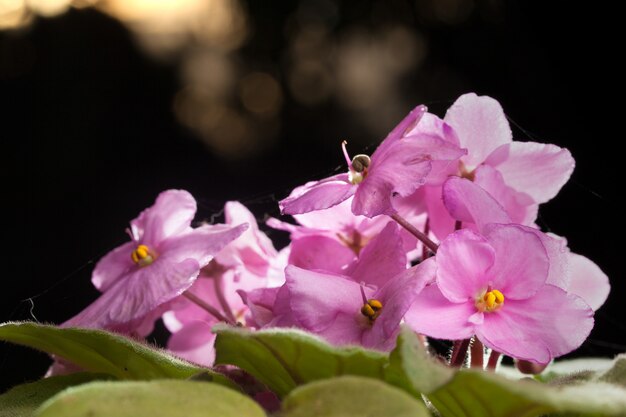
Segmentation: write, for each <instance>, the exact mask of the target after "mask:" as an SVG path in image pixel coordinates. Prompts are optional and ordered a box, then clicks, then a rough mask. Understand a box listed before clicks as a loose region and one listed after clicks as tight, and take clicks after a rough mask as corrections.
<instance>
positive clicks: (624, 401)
mask: <svg viewBox="0 0 626 417" xmlns="http://www.w3.org/2000/svg"><path fill="white" fill-rule="evenodd" d="M428 399H429V400H430V401H431V402H432V404H433V405H434V406H435V408H436V409H437V410H438V411H439V412H440V414H441V416H442V417H448V416H450V417H483V416H492V417H500V416H502V417H505V416H518V417H534V416H540V415H544V414H548V413H571V414H574V415H582V416H618V415H625V414H626V390H623V389H621V388H619V387H616V386H613V385H609V384H606V383H597V382H596V383H593V382H591V383H580V384H576V385H571V386H562V387H555V386H548V385H545V384H543V383H540V382H537V381H534V380H532V379H525V380H510V379H507V378H504V377H502V376H500V375H495V374H493V373H491V372H484V371H476V370H463V371H460V372H457V373H456V375H455V376H454V378H453V379H452V381H450V382H449V383H448V384H446V385H444V386H443V387H441V388H440V389H438V390H437V391H435V392H433V393H432V394H430V395H428Z"/></svg>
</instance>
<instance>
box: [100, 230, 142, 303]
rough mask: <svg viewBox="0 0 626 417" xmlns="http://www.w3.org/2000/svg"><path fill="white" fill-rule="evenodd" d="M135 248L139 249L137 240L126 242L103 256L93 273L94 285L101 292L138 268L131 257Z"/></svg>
mask: <svg viewBox="0 0 626 417" xmlns="http://www.w3.org/2000/svg"><path fill="white" fill-rule="evenodd" d="M135 249H137V243H136V242H132V241H131V242H126V243H124V244H123V245H121V246H118V247H117V248H115V249H113V250H112V251H111V252H109V253H107V254H106V255H105V256H104V257H102V259H100V260H99V261H98V263H97V264H96V267H95V268H94V270H93V273H92V275H91V282H92V283H93V285H94V286H95V287H96V288H97V289H98V290H100V291H101V292H104V291H106V290H108V289H109V288H110V287H111V286H112V285H113V284H115V283H116V282H117V281H118V280H119V279H120V278H122V277H123V276H125V275H126V274H128V273H129V272H130V271H131V270H132V269H134V268H136V267H137V265H135V263H134V262H133V260H132V258H131V254H132V253H133V251H134V250H135Z"/></svg>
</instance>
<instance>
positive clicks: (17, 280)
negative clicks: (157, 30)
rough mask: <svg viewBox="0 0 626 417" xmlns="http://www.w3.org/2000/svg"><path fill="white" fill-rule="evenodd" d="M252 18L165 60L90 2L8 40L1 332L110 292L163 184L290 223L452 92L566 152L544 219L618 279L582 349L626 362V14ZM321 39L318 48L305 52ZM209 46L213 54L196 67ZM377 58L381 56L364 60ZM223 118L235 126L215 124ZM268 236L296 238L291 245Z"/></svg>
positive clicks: (210, 207)
mask: <svg viewBox="0 0 626 417" xmlns="http://www.w3.org/2000/svg"><path fill="white" fill-rule="evenodd" d="M241 6H242V7H241V10H243V11H244V12H245V15H246V22H247V23H246V25H247V28H246V34H245V39H243V40H241V41H240V43H239V44H238V45H237V46H229V48H226V50H223V49H220V47H219V45H217V46H216V45H214V44H210V43H209V44H207V43H206V42H205V43H204V44H203V43H202V42H197V40H196V41H194V40H193V39H192V40H190V41H189V42H191V43H192V45H191V46H188V45H187V44H186V43H184V42H183V44H184V45H187V46H185V47H184V48H183V49H177V50H176V51H174V52H172V51H168V52H167V54H165V55H159V54H154V51H152V52H150V53H149V52H147V49H145V45H144V43H142V42H141V41H140V38H138V37H137V34H136V32H131V31H129V29H128V27H127V26H125V25H124V24H123V23H120V21H118V20H116V19H115V18H113V17H111V16H110V15H107V14H103V13H102V12H101V11H99V10H96V9H92V8H85V9H70V10H69V11H67V12H66V13H64V14H61V15H58V16H56V17H51V18H44V17H36V16H35V17H32V22H31V24H30V26H28V27H24V28H21V29H17V30H11V31H5V32H0V83H1V84H0V94H1V97H2V110H1V113H0V114H1V115H2V117H1V118H0V123H1V125H0V138H1V140H2V145H3V147H4V150H3V151H2V164H1V165H0V167H1V168H0V169H1V172H2V180H3V190H4V197H3V198H2V203H3V213H4V215H3V216H2V219H3V226H4V227H3V230H4V231H5V232H4V234H3V237H4V239H3V240H4V242H5V244H4V245H3V246H4V249H3V251H2V257H1V259H2V264H1V265H2V274H1V275H0V276H1V277H2V278H1V279H2V281H1V282H2V283H3V284H4V286H3V287H2V289H1V290H0V294H2V297H1V298H2V301H1V303H0V308H1V314H0V318H1V319H2V321H5V320H25V319H33V318H34V317H36V319H38V320H40V321H43V322H53V323H60V322H62V321H64V320H66V319H68V318H69V317H71V316H72V315H74V314H76V313H77V312H78V311H80V310H81V309H82V308H83V307H84V306H86V305H87V304H89V303H90V302H91V301H92V300H93V299H94V298H95V297H96V296H97V291H96V290H94V289H93V288H92V287H91V284H90V272H91V270H92V268H93V265H94V262H95V261H97V260H98V258H99V257H100V256H102V255H103V254H105V253H106V252H107V251H109V250H110V249H112V248H114V247H115V246H117V245H118V244H120V243H122V242H124V241H125V240H126V235H125V233H124V228H125V227H126V225H127V223H128V221H129V220H130V219H132V218H133V217H134V216H135V215H136V214H137V213H138V212H139V211H140V210H142V209H143V208H145V207H147V206H149V205H150V204H152V202H153V201H154V198H155V197H156V195H157V194H158V193H159V192H160V191H162V190H164V189H167V188H185V189H187V190H189V191H190V192H191V193H192V194H194V196H195V197H196V198H197V199H198V202H199V214H198V217H197V219H198V220H202V219H207V220H210V219H214V218H217V219H219V214H220V210H221V207H222V205H223V202H225V201H226V200H229V199H237V200H240V201H242V202H243V203H244V204H246V205H248V207H249V208H250V209H251V210H252V211H253V212H255V213H256V214H257V216H258V218H259V220H261V221H262V220H263V218H264V217H265V216H267V215H273V216H277V215H278V211H277V208H276V200H277V199H279V198H282V197H284V196H285V195H286V194H287V193H288V192H289V191H290V189H291V188H292V187H294V186H296V185H299V184H301V183H303V182H305V181H308V180H312V179H316V178H319V177H321V176H325V175H328V174H330V173H332V172H333V171H334V170H335V169H338V168H339V167H340V166H341V164H342V156H341V152H340V148H339V144H340V142H341V140H342V139H348V140H349V142H350V145H349V146H350V147H351V149H352V153H357V152H358V151H360V150H361V149H365V148H367V147H368V146H369V147H370V148H371V147H372V146H375V144H376V143H377V141H379V140H380V139H381V137H382V136H383V135H384V132H386V131H387V130H389V129H390V128H391V127H393V126H394V124H395V123H396V122H397V121H399V120H400V118H401V117H402V116H403V115H404V114H405V113H407V112H408V111H409V110H410V109H411V108H412V107H413V106H415V105H417V104H419V103H425V104H427V105H428V106H429V108H430V110H431V111H433V112H435V113H437V114H439V115H441V116H443V114H444V112H445V109H446V108H447V107H448V106H449V105H450V104H451V103H452V102H453V101H454V99H455V98H456V97H457V96H459V95H460V94H462V93H464V92H468V91H475V92H477V93H479V94H487V95H490V96H492V97H495V98H497V99H498V100H499V101H500V102H501V103H502V105H503V107H504V109H505V111H506V112H507V114H508V116H509V117H510V120H511V123H512V125H513V126H514V132H515V137H516V139H517V140H536V141H540V142H551V143H555V144H557V145H559V146H564V147H567V148H569V149H570V150H571V151H572V153H573V155H574V157H575V158H576V160H577V168H576V171H575V173H574V175H573V178H572V180H571V181H570V183H569V184H568V185H566V186H565V187H564V189H563V191H562V192H561V194H560V195H559V196H558V197H557V198H556V199H555V200H554V201H552V202H550V203H549V204H547V205H545V207H543V208H542V210H541V218H540V224H541V225H542V226H543V227H544V228H545V229H546V230H550V231H553V232H555V233H557V234H561V235H565V236H566V237H567V238H568V240H569V243H570V246H571V247H572V249H573V250H574V251H576V252H579V253H582V254H584V255H586V256H588V257H590V258H591V259H593V260H594V261H595V262H596V263H598V264H599V265H600V266H601V267H602V268H603V269H604V270H605V272H607V274H608V275H609V277H610V278H611V282H612V285H613V292H612V295H611V296H610V298H609V301H608V302H607V304H606V305H605V306H604V307H603V308H602V309H601V310H600V311H599V312H598V313H597V315H596V328H595V330H594V332H593V333H592V335H591V338H590V340H589V341H588V342H586V343H585V344H584V345H583V347H582V348H581V349H580V350H579V351H578V352H577V353H575V354H574V355H573V356H576V355H579V356H590V355H600V356H612V355H614V354H616V353H618V352H620V351H624V350H626V324H625V322H624V320H623V314H624V312H625V309H624V306H623V304H622V300H621V298H623V296H624V294H626V284H624V282H625V279H624V276H623V275H624V273H623V267H622V264H621V261H622V257H623V254H622V253H621V249H622V243H621V240H622V239H621V238H622V236H623V233H624V228H623V226H622V219H621V216H622V214H623V209H622V208H621V207H620V206H618V197H619V194H620V193H621V190H622V188H623V187H622V186H620V185H619V184H620V182H619V181H620V180H621V174H620V172H618V171H621V168H622V166H623V164H622V163H621V160H622V157H621V155H620V154H619V151H618V150H617V145H618V144H619V143H620V141H621V139H622V136H623V133H622V132H621V121H622V118H621V117H620V114H619V113H621V107H620V106H619V104H614V103H619V101H618V100H619V98H618V94H619V91H620V90H621V89H622V87H623V83H622V78H621V77H620V76H618V72H620V70H619V68H618V64H617V62H616V59H615V56H616V55H617V53H618V51H619V50H620V49H619V48H621V43H620V42H619V39H620V38H619V37H618V33H619V32H621V30H620V29H621V26H620V25H623V23H622V22H618V21H616V20H617V19H618V16H620V14H619V13H618V12H617V10H616V6H612V3H609V2H606V3H604V4H603V3H601V2H595V3H592V4H590V3H586V2H585V3H582V2H581V3H576V4H575V3H574V2H565V1H558V2H539V1H523V2H522V1H519V2H515V1H498V0H475V1H469V0H468V1H462V0H446V1H436V0H418V1H415V2H411V1H357V0H354V1H338V0H337V1H334V2H333V1H330V0H327V1H307V0H302V1H300V2H296V1H294V2H267V1H248V2H246V3H245V4H242V5H241ZM311 28H313V32H311V33H312V35H311V33H309V35H311V36H312V38H306V36H305V38H304V40H302V36H303V35H302V34H303V33H304V32H306V30H308V29H311ZM396 29H397V30H396ZM133 33H135V35H133ZM320 33H321V34H320ZM305 35H306V33H305ZM307 36H308V35H307ZM316 36H317V37H316ZM311 39H312V40H311ZM320 39H322V40H320ZM185 42H186V41H185ZM194 42H195V43H194ZM298 42H301V43H302V42H304V46H302V45H301V44H298ZM307 42H309V43H307ZM311 42H312V43H311ZM385 42H386V43H385ZM298 45H300V46H298ZM307 45H308V46H307ZM311 45H313V46H311ZM372 45H373V46H372ZM377 45H378V46H377ZM380 45H383V47H379V46H380ZM384 45H386V46H384ZM407 45H408V46H407ZM298 48H300V49H298ZM302 48H304V49H302ZM307 48H308V49H307ZM311 48H312V49H311ZM377 48H378V49H377ZM381 48H382V49H381ZM385 48H387V49H385ZM207 51H208V52H207ZM216 51H217V52H216ZM311 51H312V52H311ZM381 51H382V52H381ZM378 52H380V53H381V54H382V55H380V56H378V55H376V53H378ZM204 53H207V54H209V55H210V56H212V57H214V56H217V57H218V58H217V61H211V60H209V65H208V66H206V67H202V66H201V67H200V69H199V70H194V69H193V68H192V69H191V70H189V71H187V70H186V69H185V68H187V69H188V68H190V67H189V65H190V64H189V62H190V60H191V61H192V62H193V57H194V56H198V54H199V55H200V56H202V54H204ZM364 53H368V54H374V55H373V56H370V57H369V58H368V59H366V60H363V61H362V62H361V61H360V60H361V59H362V57H363V54H364ZM216 54H217V55H216ZM307 54H308V55H307ZM211 59H212V58H211ZM224 59H226V61H225V60H224ZM354 59H357V60H359V61H358V62H357V64H359V65H356V66H354V65H352V64H354ZM381 60H382V61H385V62H383V63H382V64H384V65H379V64H381V62H380V61H381ZM215 62H217V64H216V65H217V66H216V65H214V64H215ZM301 64H302V65H304V66H303V67H302V66H300V67H299V65H301ZM309 64H310V65H312V66H309V67H307V66H306V65H309ZM320 65H321V67H322V69H321V70H320ZM351 65H352V66H351ZM311 68H312V69H311ZM380 68H383V69H380ZM300 69H301V70H302V71H303V72H302V71H301V72H298V71H299V70H300ZM370 69H371V70H379V71H381V73H380V74H382V75H381V76H380V77H376V76H372V74H370V73H368V72H367V70H370ZM309 70H310V71H309ZM194 71H195V73H194ZM212 71H215V73H214V72H212ZM220 71H221V72H220ZM307 71H308V72H307ZM362 71H365V74H361V72H362ZM385 71H387V72H385ZM198 73H199V77H200V79H201V80H200V81H202V79H203V77H205V78H206V77H208V78H211V77H212V76H213V75H215V76H218V75H219V76H220V77H224V76H225V77H226V78H225V79H226V80H228V79H231V81H229V82H231V83H232V88H231V90H229V91H226V92H224V93H223V94H221V93H220V94H218V95H216V94H214V93H215V91H213V90H211V88H209V87H210V86H211V85H215V86H216V87H215V88H217V89H219V88H221V87H220V84H219V83H218V84H215V83H214V84H211V82H215V80H213V81H211V80H209V81H206V83H207V84H206V85H208V86H209V87H207V86H206V85H205V86H204V87H202V86H200V90H201V92H202V94H197V95H194V94H191V96H189V95H185V94H186V93H185V92H186V91H187V92H188V91H190V90H189V89H190V88H194V85H196V84H197V82H198V81H197V79H196V78H197V77H198ZM189 74H191V75H189ZM194 74H195V75H194ZM250 74H252V75H253V77H252V78H250V77H248V78H247V79H246V76H247V75H250ZM385 74H386V75H385ZM390 74H391V75H390ZM361 75H362V76H363V77H364V78H363V80H362V81H363V82H364V83H365V84H362V86H363V88H364V89H367V88H369V90H367V91H366V93H367V94H370V95H369V96H368V95H367V94H366V95H364V96H363V95H359V94H360V92H361V89H360V88H358V87H359V84H358V82H356V81H355V78H354V77H356V78H358V77H360V76H361ZM374 75H376V74H374ZM383 75H385V76H386V77H388V78H384V79H383V78H382V77H383ZM194 77H196V78H194ZM255 77H256V78H255ZM329 77H330V78H329ZM368 77H369V78H368ZM221 79H222V78H219V77H218V78H217V82H219V81H220V80H221ZM232 79H234V81H233V80H232ZM244 80H247V81H244ZM329 80H330V81H329ZM372 80H374V81H375V82H378V81H380V80H383V81H384V83H383V84H382V85H381V86H376V85H373V84H372V82H373V81H372ZM357 81H358V80H357ZM381 82H382V81H381ZM194 83H196V84H194ZM355 83H356V84H355ZM385 83H386V84H385ZM370 84H372V85H370ZM329 85H330V87H328V86H329ZM202 88H204V89H205V90H202ZM326 88H327V89H326ZM376 88H378V90H377V89H376ZM207 89H208V90H207ZM258 89H260V91H261V94H260V96H259V94H256V95H255V91H258ZM372 89H373V90H372ZM246 91H251V93H250V94H251V95H246V94H248V93H246ZM363 94H365V93H363ZM181 97H182V98H181ZM189 97H191V100H188V99H189ZM207 97H208V98H207ZM246 97H247V98H246ZM259 97H261V98H263V97H265V98H267V97H273V100H274V101H272V102H270V103H269V104H268V102H267V101H263V100H261V101H258V100H257V99H259ZM181 100H187V101H182V104H181ZM207 100H208V101H207ZM219 100H222V101H219ZM255 100H257V101H255ZM223 103H226V104H223ZM216 106H217V107H216ZM267 106H269V107H267ZM181 109H182V110H181ZM198 109H200V110H202V112H201V113H200V114H199V115H198V114H196V113H193V112H197V111H198ZM188 111H189V112H191V113H189V114H190V115H189V114H188V113H186V112H188ZM181 112H182V113H181ZM219 112H221V113H219ZM217 113H219V114H222V115H224V114H225V115H227V116H228V117H226V116H224V117H223V118H221V119H219V120H221V121H224V120H226V121H227V122H228V123H225V124H217V125H215V124H210V123H209V126H208V127H207V126H206V125H203V124H202V123H203V122H204V121H205V120H209V121H210V120H212V119H211V117H213V116H214V115H215V114H217ZM187 116H189V117H187ZM231 116H232V117H231ZM198 122H199V124H198ZM207 123H208V122H207ZM220 123H221V122H220ZM203 138H204V141H203V140H202V139H203ZM207 138H208V139H207ZM250 138H252V139H250ZM220 140H221V141H222V142H220ZM246 140H253V141H258V143H257V142H254V143H248V142H245V141H246ZM229 141H230V142H229ZM232 141H240V142H241V141H243V142H241V143H239V142H236V143H235V142H232ZM233 143H235V145H233ZM7 150H8V151H7ZM215 216H217V217H215ZM271 236H272V237H275V238H277V239H278V240H277V241H281V242H283V244H284V236H282V235H280V236H279V235H278V234H277V233H272V234H271ZM161 333H162V332H161ZM161 336H162V335H161ZM0 348H1V351H0V376H1V383H2V388H6V387H8V386H10V385H13V384H15V383H18V382H22V381H25V380H32V379H35V378H37V377H39V376H40V375H41V374H42V372H43V371H44V370H45V369H46V366H47V363H48V359H47V358H46V356H45V355H42V354H36V353H33V352H30V351H26V350H25V349H21V348H17V347H13V346H8V345H0Z"/></svg>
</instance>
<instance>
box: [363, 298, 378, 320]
mask: <svg viewBox="0 0 626 417" xmlns="http://www.w3.org/2000/svg"><path fill="white" fill-rule="evenodd" d="M382 309H383V303H381V302H380V301H378V300H375V299H373V298H371V299H369V300H367V303H366V304H363V307H361V314H363V315H364V316H365V317H367V318H368V319H370V321H371V322H373V321H374V320H376V319H377V318H378V316H380V313H381V311H382Z"/></svg>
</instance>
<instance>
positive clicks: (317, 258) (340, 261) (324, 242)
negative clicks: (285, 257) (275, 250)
mask: <svg viewBox="0 0 626 417" xmlns="http://www.w3.org/2000/svg"><path fill="white" fill-rule="evenodd" d="M354 261H356V254H355V253H354V251H353V250H352V249H350V248H348V247H346V246H345V245H343V244H341V243H339V242H338V241H337V240H335V239H331V238H329V237H326V236H315V235H313V236H306V237H301V238H298V239H294V240H293V241H292V242H291V252H290V254H289V264H292V265H295V266H298V267H300V268H303V269H310V270H320V271H327V272H334V273H343V271H345V270H346V268H347V267H348V265H349V264H351V263H352V262H354Z"/></svg>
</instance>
